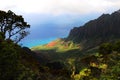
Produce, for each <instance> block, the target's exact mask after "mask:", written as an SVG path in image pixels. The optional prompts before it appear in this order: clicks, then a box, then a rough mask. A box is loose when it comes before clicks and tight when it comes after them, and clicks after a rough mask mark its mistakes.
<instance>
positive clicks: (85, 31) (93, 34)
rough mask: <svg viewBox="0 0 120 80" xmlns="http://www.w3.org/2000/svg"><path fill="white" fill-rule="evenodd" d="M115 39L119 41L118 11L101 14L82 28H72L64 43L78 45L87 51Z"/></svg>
mask: <svg viewBox="0 0 120 80" xmlns="http://www.w3.org/2000/svg"><path fill="white" fill-rule="evenodd" d="M117 39H120V10H118V11H115V12H114V13H112V14H103V15H101V16H100V17H98V18H97V19H95V20H91V21H89V22H88V23H86V24H85V25H84V26H80V27H75V28H73V29H72V30H71V31H70V34H69V36H68V37H67V38H66V41H73V42H74V43H79V44H80V45H81V46H82V45H83V48H86V49H87V48H92V47H96V46H97V45H99V44H101V43H103V42H108V41H114V40H117ZM93 44H94V45H93Z"/></svg>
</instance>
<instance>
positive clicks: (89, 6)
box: [0, 0, 120, 15]
mask: <svg viewBox="0 0 120 80" xmlns="http://www.w3.org/2000/svg"><path fill="white" fill-rule="evenodd" d="M0 2H2V3H0V8H1V9H5V10H8V9H12V10H13V11H16V12H24V13H39V14H53V15H59V14H89V13H92V12H106V10H107V9H109V8H112V7H114V8H119V7H120V1H119V0H114V1H113V0H0Z"/></svg>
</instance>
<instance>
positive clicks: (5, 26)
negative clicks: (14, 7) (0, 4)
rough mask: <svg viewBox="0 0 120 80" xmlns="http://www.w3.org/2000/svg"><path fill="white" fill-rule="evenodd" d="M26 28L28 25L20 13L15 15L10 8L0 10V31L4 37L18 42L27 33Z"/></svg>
mask: <svg viewBox="0 0 120 80" xmlns="http://www.w3.org/2000/svg"><path fill="white" fill-rule="evenodd" d="M28 28H30V25H29V24H28V23H27V22H25V21H24V18H23V17H22V16H21V15H16V14H15V13H14V12H12V11H10V10H9V11H8V12H5V11H0V32H1V35H2V37H3V38H4V39H11V40H13V41H14V42H15V43H18V42H19V41H21V40H22V39H23V38H24V37H26V36H27V35H28V34H29V31H28V30H27V29H28Z"/></svg>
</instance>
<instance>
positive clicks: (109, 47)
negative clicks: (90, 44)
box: [99, 43, 112, 55]
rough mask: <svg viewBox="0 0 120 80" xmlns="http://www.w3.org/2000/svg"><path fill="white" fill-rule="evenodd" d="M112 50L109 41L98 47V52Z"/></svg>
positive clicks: (106, 52) (109, 51)
mask: <svg viewBox="0 0 120 80" xmlns="http://www.w3.org/2000/svg"><path fill="white" fill-rule="evenodd" d="M111 52H112V44H111V43H104V44H102V45H101V46H100V47H99V53H101V54H103V55H105V54H109V53H111Z"/></svg>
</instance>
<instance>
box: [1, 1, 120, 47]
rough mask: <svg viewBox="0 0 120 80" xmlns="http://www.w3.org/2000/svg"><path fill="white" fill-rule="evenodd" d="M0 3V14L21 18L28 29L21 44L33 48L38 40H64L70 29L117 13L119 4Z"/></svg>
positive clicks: (90, 2) (105, 2)
mask: <svg viewBox="0 0 120 80" xmlns="http://www.w3.org/2000/svg"><path fill="white" fill-rule="evenodd" d="M0 2H1V3H0V10H4V11H8V10H12V11H13V12H15V13H16V14H18V15H22V16H23V17H24V19H25V21H26V22H28V23H29V24H30V25H31V28H30V33H31V34H30V35H29V36H28V37H26V38H25V39H24V43H23V44H26V43H32V44H34V43H35V42H36V45H37V42H38V43H39V40H40V41H41V40H49V41H50V40H52V39H55V38H60V37H67V36H68V34H69V32H70V30H71V29H72V28H73V27H79V26H82V25H84V24H85V23H86V22H87V21H89V20H92V19H95V18H97V17H99V16H100V15H102V14H103V13H112V12H114V11H116V10H119V9H120V0H0ZM31 40H33V42H32V41H31ZM42 42H43V41H42ZM46 42H47V41H46ZM43 43H45V42H43ZM39 44H40V43H39ZM25 46H28V44H26V45H25ZM32 46H35V45H32ZM28 47H29V46H28Z"/></svg>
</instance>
